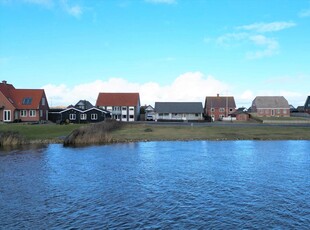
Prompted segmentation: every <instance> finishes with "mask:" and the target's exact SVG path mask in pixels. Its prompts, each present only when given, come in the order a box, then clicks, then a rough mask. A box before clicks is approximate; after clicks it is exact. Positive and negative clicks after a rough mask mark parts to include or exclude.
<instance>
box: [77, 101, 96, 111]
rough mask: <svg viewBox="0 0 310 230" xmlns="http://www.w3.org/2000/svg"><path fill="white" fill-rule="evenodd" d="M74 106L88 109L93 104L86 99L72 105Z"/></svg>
mask: <svg viewBox="0 0 310 230" xmlns="http://www.w3.org/2000/svg"><path fill="white" fill-rule="evenodd" d="M74 107H75V108H78V109H80V108H83V109H90V108H93V107H94V106H93V105H92V104H91V103H90V102H89V101H87V100H80V101H79V102H78V103H76V105H75V106H74Z"/></svg>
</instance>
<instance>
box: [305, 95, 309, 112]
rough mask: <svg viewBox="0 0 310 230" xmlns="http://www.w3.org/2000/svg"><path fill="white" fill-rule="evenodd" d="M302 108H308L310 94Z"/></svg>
mask: <svg viewBox="0 0 310 230" xmlns="http://www.w3.org/2000/svg"><path fill="white" fill-rule="evenodd" d="M304 109H310V96H308V97H307V100H306V102H305V105H304Z"/></svg>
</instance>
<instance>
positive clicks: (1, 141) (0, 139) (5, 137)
mask: <svg viewBox="0 0 310 230" xmlns="http://www.w3.org/2000/svg"><path fill="white" fill-rule="evenodd" d="M25 143H26V141H25V139H24V138H23V137H22V136H21V135H20V134H19V133H18V132H12V131H6V132H2V133H0V146H1V147H3V146H17V145H22V144H25Z"/></svg>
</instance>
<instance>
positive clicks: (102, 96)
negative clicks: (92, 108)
mask: <svg viewBox="0 0 310 230" xmlns="http://www.w3.org/2000/svg"><path fill="white" fill-rule="evenodd" d="M138 104H140V96H139V93H99V95H98V98H97V102H96V106H137V105H138Z"/></svg>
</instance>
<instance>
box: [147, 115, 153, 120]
mask: <svg viewBox="0 0 310 230" xmlns="http://www.w3.org/2000/svg"><path fill="white" fill-rule="evenodd" d="M146 120H147V121H154V115H147V116H146Z"/></svg>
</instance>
